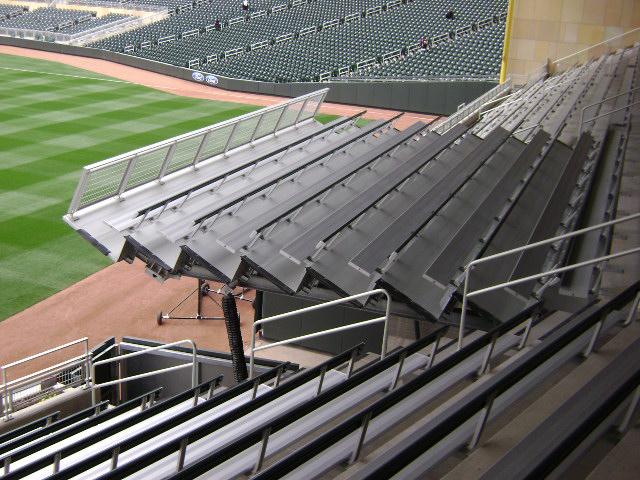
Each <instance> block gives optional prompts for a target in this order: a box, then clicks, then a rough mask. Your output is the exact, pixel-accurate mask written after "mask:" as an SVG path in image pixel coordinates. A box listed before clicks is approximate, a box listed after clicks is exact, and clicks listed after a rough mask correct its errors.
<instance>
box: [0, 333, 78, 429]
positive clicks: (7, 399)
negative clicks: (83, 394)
mask: <svg viewBox="0 0 640 480" xmlns="http://www.w3.org/2000/svg"><path fill="white" fill-rule="evenodd" d="M81 343H83V344H84V355H80V356H78V357H74V358H73V359H71V360H67V361H65V362H62V363H60V364H58V365H54V366H53V367H48V368H46V369H44V370H40V371H38V372H34V373H31V374H29V375H26V376H24V377H21V378H19V379H16V380H13V381H11V382H7V371H8V370H9V369H10V368H12V367H16V366H18V365H22V364H24V363H27V362H30V361H32V360H35V359H37V358H41V357H44V356H46V355H49V354H51V353H55V352H58V351H60V350H64V349H65V348H68V347H73V346H75V345H78V344H81ZM70 362H73V363H76V362H77V363H78V364H84V365H85V382H86V386H87V387H89V371H90V369H91V354H90V352H89V338H87V337H83V338H79V339H77V340H74V341H72V342H68V343H65V344H64V345H59V346H57V347H54V348H50V349H49V350H45V351H44V352H40V353H36V354H35V355H31V356H29V357H25V358H22V359H20V360H16V361H14V362H10V363H7V364H5V365H2V366H0V370H1V371H2V394H3V402H2V410H3V417H4V420H5V421H8V420H10V419H11V413H12V412H13V399H12V397H13V390H14V389H15V388H16V387H17V386H22V384H23V383H24V381H26V380H33V379H35V378H37V377H38V376H39V375H40V376H41V375H43V374H45V373H47V372H48V371H51V372H50V373H51V374H54V373H56V372H57V370H60V369H62V368H63V367H66V368H68V365H67V364H69V363H70Z"/></svg>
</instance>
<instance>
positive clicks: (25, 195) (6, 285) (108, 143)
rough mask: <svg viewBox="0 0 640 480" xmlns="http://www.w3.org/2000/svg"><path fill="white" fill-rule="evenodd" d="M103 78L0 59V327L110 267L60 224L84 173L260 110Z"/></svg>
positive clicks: (27, 61) (41, 63)
mask: <svg viewBox="0 0 640 480" xmlns="http://www.w3.org/2000/svg"><path fill="white" fill-rule="evenodd" d="M22 70H31V71H32V72H25V71H22ZM34 72H50V73H57V74H63V75H70V76H58V75H48V74H45V73H34ZM74 76H78V77H90V78H89V79H87V78H75V77H74ZM105 80H106V78H105V77H101V76H100V75H97V74H94V73H91V72H86V71H84V70H80V69H76V68H73V67H69V66H66V65H62V64H57V63H54V62H46V61H42V60H33V59H27V58H23V57H15V56H11V55H0V105H2V108H1V109H0V319H4V318H6V317H8V316H10V315H12V314H14V313H16V312H19V311H20V310H23V309H24V308H26V307H28V306H30V305H32V304H34V303H36V302H38V301H40V300H42V299H44V298H46V297H48V296H50V295H52V294H53V293H55V292H58V291H60V290H62V289H63V288H65V287H67V286H69V285H71V284H73V283H75V282H77V281H79V280H81V279H82V278H85V277H86V276H88V275H89V274H91V273H94V272H96V271H97V270H99V269H100V268H102V267H104V266H106V265H108V264H109V261H108V259H107V258H106V257H103V256H102V255H100V253H99V252H98V251H97V250H96V249H95V248H94V247H92V246H90V245H89V244H88V243H87V242H85V241H84V240H82V239H81V238H80V236H79V235H78V234H76V233H75V232H74V231H73V230H72V229H70V228H69V227H68V226H67V225H66V224H65V223H64V222H63V221H62V216H63V215H64V214H65V213H66V211H67V208H68V207H69V202H70V201H71V197H72V195H73V192H74V190H75V187H76V185H77V182H78V179H79V177H80V172H81V170H82V167H83V166H84V165H87V164H89V163H93V162H96V161H99V160H103V159H105V158H109V157H112V156H115V155H118V154H121V153H124V152H126V151H129V150H133V149H135V148H139V147H142V146H144V145H148V144H151V143H154V142H157V141H160V140H163V139H166V138H169V137H172V136H175V135H179V134H181V133H184V132H188V131H190V130H194V129H197V128H201V127H204V126H207V125H211V124H214V123H217V122H220V121H222V120H226V119H228V118H232V117H235V116H238V115H242V114H244V113H247V112H249V111H252V110H255V109H257V108H259V107H254V106H250V105H240V104H233V103H222V102H213V101H209V100H199V99H192V98H184V97H178V96H174V95H171V94H167V93H164V92H160V91H156V90H153V89H149V88H146V87H141V86H137V85H133V84H128V83H123V82H114V81H105ZM105 288H108V286H107V285H105Z"/></svg>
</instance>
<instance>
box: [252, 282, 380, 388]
mask: <svg viewBox="0 0 640 480" xmlns="http://www.w3.org/2000/svg"><path fill="white" fill-rule="evenodd" d="M379 294H382V295H384V296H385V298H386V306H385V314H384V316H383V317H377V318H372V319H370V320H364V321H362V322H358V323H352V324H350V325H344V326H342V327H336V328H330V329H328V330H322V331H321V332H316V333H309V334H307V335H300V336H298V337H293V338H287V339H286V340H280V341H278V342H273V343H269V344H266V345H261V346H259V347H256V333H257V331H258V329H257V328H255V327H258V326H259V325H264V324H265V323H271V322H275V321H277V320H282V319H285V318H289V317H293V316H295V315H301V314H304V313H309V312H315V311H316V310H321V309H324V308H327V307H332V306H334V305H340V304H343V303H349V302H352V301H354V300H357V299H359V298H363V297H370V296H372V295H379ZM390 314H391V296H390V295H389V292H387V291H386V290H384V289H382V288H378V289H375V290H370V291H368V292H362V293H359V294H357V295H351V296H350V297H344V298H339V299H337V300H332V301H330V302H325V303H321V304H319V305H312V306H311V307H306V308H301V309H300V310H294V311H293V312H286V313H281V314H279V315H274V316H272V317H268V318H263V319H261V320H257V321H255V322H254V323H253V325H254V328H253V334H252V337H251V354H250V358H249V378H253V371H254V363H255V353H256V352H259V351H261V350H266V349H268V348H273V347H278V346H280V345H288V344H290V343H295V342H299V341H302V340H309V339H311V338H317V337H321V336H323V335H329V334H331V333H338V332H344V331H346V330H352V329H354V328H359V327H364V326H365V325H373V324H375V323H380V322H384V330H383V332H382V347H381V349H380V358H384V357H385V355H386V353H387V336H388V334H389V317H390Z"/></svg>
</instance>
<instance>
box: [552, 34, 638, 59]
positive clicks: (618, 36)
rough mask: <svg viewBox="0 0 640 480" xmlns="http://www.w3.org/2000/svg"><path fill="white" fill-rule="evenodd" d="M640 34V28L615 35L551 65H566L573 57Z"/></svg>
mask: <svg viewBox="0 0 640 480" xmlns="http://www.w3.org/2000/svg"><path fill="white" fill-rule="evenodd" d="M638 32H640V27H638V28H633V29H631V30H628V31H626V32H624V33H621V34H619V35H614V36H613V37H611V38H608V39H606V40H604V41H602V42H599V43H594V44H593V45H589V46H588V47H586V48H583V49H582V50H578V51H577V52H574V53H572V54H571V55H567V56H566V57H562V58H559V59H557V60H554V61H553V62H551V65H554V66H557V65H558V64H560V63H564V62H565V61H566V60H568V59H570V58H572V57H577V56H578V55H582V54H583V53H585V52H588V51H589V50H593V49H594V48H597V47H600V46H602V45H606V44H607V43H611V42H612V41H614V40H618V39H620V38H623V37H625V36H627V35H630V34H632V33H638Z"/></svg>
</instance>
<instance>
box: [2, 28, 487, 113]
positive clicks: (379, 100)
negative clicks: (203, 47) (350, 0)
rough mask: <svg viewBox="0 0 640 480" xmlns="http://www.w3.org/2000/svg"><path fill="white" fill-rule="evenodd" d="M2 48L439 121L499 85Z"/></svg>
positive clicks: (58, 48) (23, 42) (18, 41)
mask: <svg viewBox="0 0 640 480" xmlns="http://www.w3.org/2000/svg"><path fill="white" fill-rule="evenodd" d="M0 44H2V45H11V46H15V47H24V48H31V49H35V50H45V51H49V52H55V53H64V54H68V55H76V56H82V57H89V58H97V59H100V60H107V61H111V62H116V63H121V64H123V65H128V66H131V67H136V68H140V69H143V70H148V71H151V72H156V73H161V74H164V75H170V76H172V77H177V78H181V79H184V80H190V81H193V82H197V83H211V84H212V85H215V86H217V87H219V88H223V89H226V90H232V91H239V92H248V93H260V94H264V95H276V96H280V97H297V96H300V95H303V94H305V93H309V92H312V91H315V90H318V88H321V87H329V88H330V91H329V95H328V96H327V98H326V101H328V102H335V103H344V104H349V105H361V106H367V107H377V108H388V109H391V110H403V111H411V112H419V113H430V114H436V115H450V114H452V113H453V112H455V111H456V109H457V108H458V106H459V105H461V104H464V103H468V102H470V101H472V100H473V99H475V98H477V97H479V96H480V95H482V94H483V93H484V92H486V91H488V90H490V89H491V88H493V87H494V86H495V85H496V82H490V81H472V80H469V81H465V80H458V81H424V82H420V81H402V82H398V81H393V82H385V81H374V82H362V81H358V82H356V81H341V82H324V83H315V82H307V83H305V82H291V83H272V82H257V81H253V80H240V79H235V78H226V77H218V76H211V75H208V74H206V72H198V71H194V70H190V69H188V68H183V67H176V66H174V65H168V64H166V63H159V62H154V61H152V60H147V59H144V58H139V57H135V56H131V55H125V54H121V53H116V52H111V51H107V50H98V49H94V48H85V47H78V46H73V45H63V44H58V43H47V42H40V41H36V40H27V39H22V38H13V37H2V36H0ZM212 77H213V78H212ZM207 80H208V82H207Z"/></svg>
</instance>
